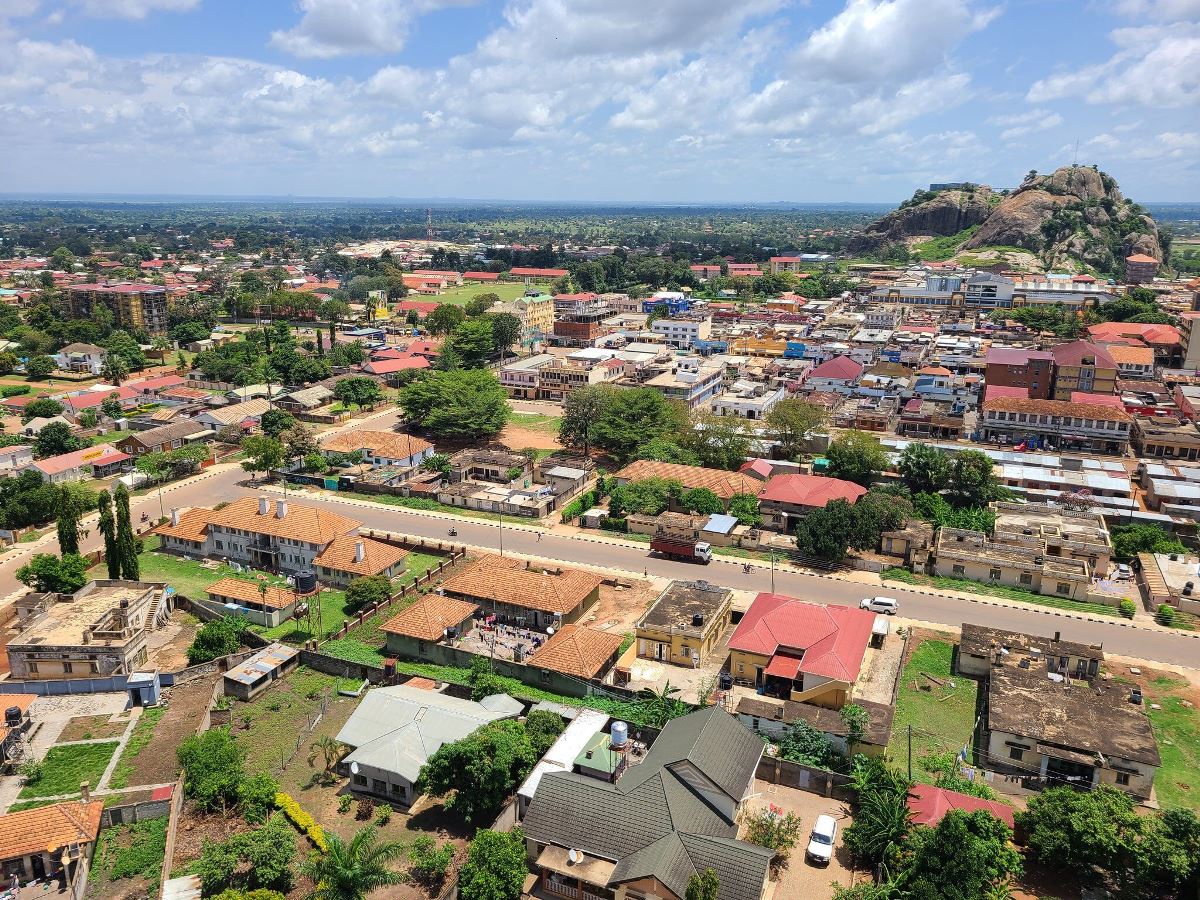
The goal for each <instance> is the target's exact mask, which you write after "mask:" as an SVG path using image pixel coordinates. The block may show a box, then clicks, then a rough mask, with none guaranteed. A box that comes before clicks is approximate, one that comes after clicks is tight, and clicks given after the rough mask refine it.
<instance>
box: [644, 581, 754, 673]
mask: <svg viewBox="0 0 1200 900" xmlns="http://www.w3.org/2000/svg"><path fill="white" fill-rule="evenodd" d="M732 603H733V592H732V591H730V590H728V589H726V588H723V587H717V586H716V585H713V584H709V583H708V582H706V581H672V582H671V584H670V586H669V587H668V588H667V589H666V590H665V591H663V592H662V593H661V594H660V595H659V597H658V599H657V600H655V601H654V605H653V606H651V607H650V609H648V610H647V611H646V613H645V615H643V616H642V617H641V618H640V619H638V621H637V626H636V627H637V655H638V656H640V657H642V658H643V659H655V660H659V661H661V662H669V663H675V664H676V665H679V666H696V665H699V663H700V661H701V660H703V659H704V657H705V656H707V655H708V654H709V653H711V652H712V651H714V650H715V649H717V647H718V645H719V644H720V642H721V635H722V634H724V632H725V627H726V626H727V625H728V624H729V623H730V615H731V613H730V607H731V605H732Z"/></svg>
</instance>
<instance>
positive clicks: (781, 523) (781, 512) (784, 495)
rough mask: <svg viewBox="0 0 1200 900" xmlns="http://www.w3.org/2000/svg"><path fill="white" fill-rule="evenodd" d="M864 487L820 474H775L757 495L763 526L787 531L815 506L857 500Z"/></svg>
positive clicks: (823, 506)
mask: <svg viewBox="0 0 1200 900" xmlns="http://www.w3.org/2000/svg"><path fill="white" fill-rule="evenodd" d="M866 492H867V489H866V488H865V487H862V486H861V485H857V484H855V483H854V482H852V481H843V480H842V479H840V478H825V477H823V476H821V475H776V476H775V477H773V478H772V479H771V480H770V481H768V482H767V486H766V487H765V488H763V489H762V492H761V493H760V494H759V495H758V509H759V512H760V513H761V514H762V519H763V527H764V528H770V529H773V530H775V531H783V532H789V531H791V530H792V529H793V528H795V527H796V523H797V522H798V521H799V520H800V519H802V518H803V517H804V516H806V515H808V514H809V513H810V512H812V511H813V510H814V509H824V508H825V505H826V504H827V503H829V501H830V500H845V501H847V502H848V503H856V502H857V501H858V498H859V497H861V496H862V495H863V494H865V493H866Z"/></svg>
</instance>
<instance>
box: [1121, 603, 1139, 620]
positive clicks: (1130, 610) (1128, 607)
mask: <svg viewBox="0 0 1200 900" xmlns="http://www.w3.org/2000/svg"><path fill="white" fill-rule="evenodd" d="M1117 609H1118V610H1119V611H1120V613H1121V615H1123V616H1124V617H1125V618H1127V619H1132V618H1133V615H1134V613H1136V612H1137V604H1135V603H1134V602H1133V601H1132V600H1122V601H1121V602H1120V603H1118V604H1117Z"/></svg>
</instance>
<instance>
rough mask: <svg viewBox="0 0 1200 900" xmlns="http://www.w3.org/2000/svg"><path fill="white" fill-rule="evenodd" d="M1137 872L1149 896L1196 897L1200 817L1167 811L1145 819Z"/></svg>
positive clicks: (1199, 874)
mask: <svg viewBox="0 0 1200 900" xmlns="http://www.w3.org/2000/svg"><path fill="white" fill-rule="evenodd" d="M1134 872H1135V875H1136V881H1137V884H1138V885H1139V886H1140V887H1141V889H1142V891H1143V892H1145V893H1146V894H1148V895H1151V896H1153V895H1155V894H1163V893H1169V894H1170V895H1172V896H1178V897H1189V896H1191V897H1195V896H1196V888H1197V886H1198V885H1200V817H1198V816H1197V815H1196V814H1195V813H1194V812H1192V811H1191V810H1190V809H1167V810H1163V811H1162V812H1161V813H1159V814H1158V815H1156V816H1153V817H1150V818H1147V819H1144V820H1143V824H1142V834H1141V839H1140V840H1139V841H1138V845H1137V850H1136V855H1135V860H1134Z"/></svg>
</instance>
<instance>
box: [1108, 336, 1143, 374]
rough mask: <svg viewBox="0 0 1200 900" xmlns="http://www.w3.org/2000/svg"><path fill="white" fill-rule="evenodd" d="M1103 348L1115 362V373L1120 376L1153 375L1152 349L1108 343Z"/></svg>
mask: <svg viewBox="0 0 1200 900" xmlns="http://www.w3.org/2000/svg"><path fill="white" fill-rule="evenodd" d="M1104 349H1105V351H1106V352H1107V353H1108V355H1109V356H1110V357H1111V358H1112V360H1113V362H1114V363H1116V365H1117V374H1118V375H1120V376H1121V377H1122V378H1132V379H1141V378H1153V377H1154V351H1153V350H1152V349H1151V348H1149V347H1130V346H1128V345H1125V344H1109V345H1107V346H1106V347H1105V348H1104Z"/></svg>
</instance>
